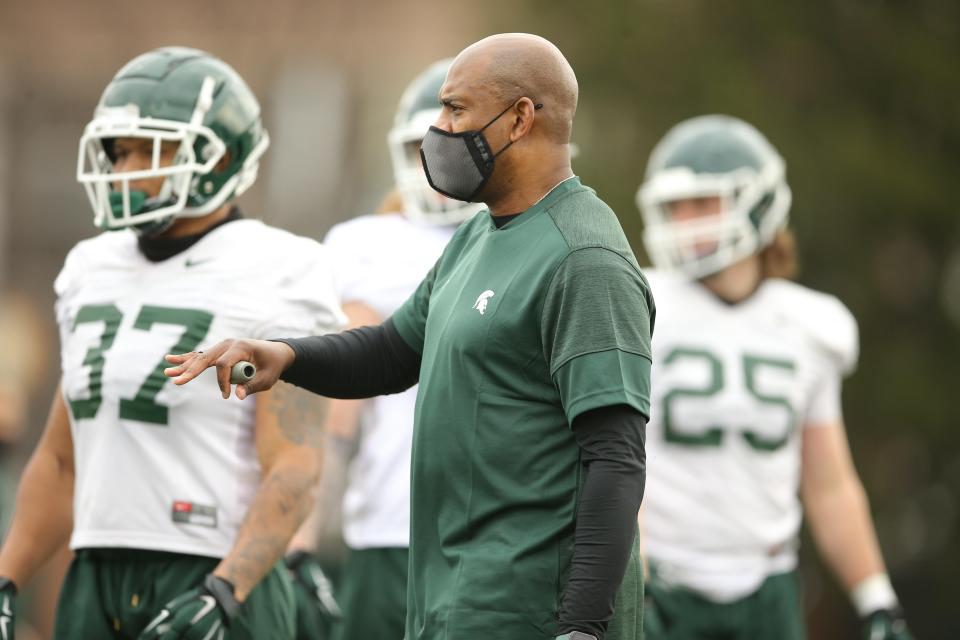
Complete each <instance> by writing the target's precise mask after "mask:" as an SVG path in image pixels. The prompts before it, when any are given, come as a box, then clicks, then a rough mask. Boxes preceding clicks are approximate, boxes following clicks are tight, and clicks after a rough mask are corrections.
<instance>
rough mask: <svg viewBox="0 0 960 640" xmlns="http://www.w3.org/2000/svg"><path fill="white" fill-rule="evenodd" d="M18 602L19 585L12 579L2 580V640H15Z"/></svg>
mask: <svg viewBox="0 0 960 640" xmlns="http://www.w3.org/2000/svg"><path fill="white" fill-rule="evenodd" d="M16 602H17V585H15V584H13V580H11V579H10V578H0V640H13V631H14V629H13V627H14V622H15V620H14V615H13V612H14V605H15V604H16Z"/></svg>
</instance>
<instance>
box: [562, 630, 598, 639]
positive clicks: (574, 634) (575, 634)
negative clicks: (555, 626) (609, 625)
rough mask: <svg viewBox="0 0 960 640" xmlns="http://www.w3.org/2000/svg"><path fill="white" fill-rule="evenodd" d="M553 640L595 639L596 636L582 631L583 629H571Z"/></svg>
mask: <svg viewBox="0 0 960 640" xmlns="http://www.w3.org/2000/svg"><path fill="white" fill-rule="evenodd" d="M555 640H597V636H592V635H590V634H589V633H584V632H583V631H571V632H570V633H565V634H563V635H562V636H557V637H556V638H555Z"/></svg>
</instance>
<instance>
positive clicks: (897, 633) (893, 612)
mask: <svg viewBox="0 0 960 640" xmlns="http://www.w3.org/2000/svg"><path fill="white" fill-rule="evenodd" d="M863 638H864V640H913V636H912V635H911V634H910V630H909V629H907V621H906V620H904V618H903V612H902V611H901V610H900V609H899V608H896V609H880V610H878V611H874V612H873V613H871V614H870V615H869V616H867V617H866V618H864V619H863Z"/></svg>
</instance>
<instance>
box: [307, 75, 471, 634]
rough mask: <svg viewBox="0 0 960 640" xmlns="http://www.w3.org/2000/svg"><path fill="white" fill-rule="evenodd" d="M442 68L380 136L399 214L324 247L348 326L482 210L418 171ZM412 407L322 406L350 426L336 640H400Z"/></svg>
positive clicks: (399, 401) (332, 235)
mask: <svg viewBox="0 0 960 640" xmlns="http://www.w3.org/2000/svg"><path fill="white" fill-rule="evenodd" d="M451 61H452V60H441V61H439V62H436V63H434V64H432V65H431V66H430V67H429V68H427V69H426V70H425V71H423V72H422V73H421V74H420V75H418V76H417V77H416V78H415V79H414V80H413V81H412V82H411V83H410V85H409V86H408V87H407V89H406V91H405V92H404V94H403V96H402V98H401V100H400V104H399V107H398V109H397V112H396V117H395V118H394V125H393V128H392V129H391V130H390V133H389V134H388V137H387V143H388V146H389V148H390V159H391V161H392V164H393V172H394V177H395V181H396V187H397V192H398V193H399V196H400V203H399V204H400V205H401V206H400V207H395V206H394V207H390V206H388V203H389V202H390V199H389V198H388V200H387V201H386V202H385V203H384V204H385V206H387V208H388V210H387V211H384V212H382V213H378V214H374V215H366V216H361V217H358V218H355V219H353V220H350V221H348V222H344V223H342V224H338V225H336V226H335V227H333V228H332V229H331V230H330V232H329V233H328V235H327V237H326V238H325V239H324V245H325V246H327V247H328V248H329V249H330V251H331V254H332V256H333V261H334V269H335V271H336V284H337V289H338V293H339V294H340V297H341V300H342V301H343V309H344V311H345V312H346V314H347V317H348V318H349V320H350V324H351V326H362V325H373V324H379V323H380V322H382V321H383V319H385V318H388V317H390V316H391V315H392V314H393V312H394V311H396V310H397V309H398V308H399V307H400V305H401V304H402V303H403V302H404V300H406V299H407V298H408V297H409V296H410V294H412V293H413V291H414V290H415V289H416V287H417V285H418V284H419V283H420V281H421V280H423V278H424V276H426V274H427V272H428V271H430V267H432V266H433V264H434V263H435V262H436V261H437V259H438V258H439V257H440V254H441V253H442V252H443V248H444V247H445V246H446V244H447V242H448V241H449V240H450V238H451V237H452V236H453V233H454V231H455V230H456V228H457V225H459V224H460V223H461V222H463V221H464V220H466V219H467V218H469V217H470V216H472V215H473V214H474V213H476V212H477V211H479V210H480V209H482V208H483V205H482V204H470V203H464V202H458V201H456V200H451V199H449V198H446V197H444V196H442V195H440V194H439V193H437V192H436V191H434V190H433V188H431V187H430V184H429V183H428V182H427V179H426V176H425V174H424V172H423V167H422V166H421V161H420V143H421V141H422V140H423V136H424V134H425V133H426V132H427V129H428V128H429V127H430V125H431V124H433V123H434V122H435V121H436V119H437V116H438V115H439V114H440V104H439V102H438V99H437V96H438V95H439V93H440V87H441V86H442V85H443V80H444V78H445V77H446V75H447V69H448V68H449V67H450V63H451ZM416 399H417V390H416V387H413V388H410V389H408V390H406V391H404V392H402V393H399V394H395V395H390V396H380V397H377V398H373V399H371V400H368V401H358V400H333V401H331V407H330V414H329V420H328V424H327V431H328V433H331V434H334V433H340V434H344V435H345V436H347V437H349V434H350V433H351V432H352V431H353V430H354V429H355V428H356V427H357V425H359V449H358V451H357V453H356V455H355V456H354V458H353V460H352V461H351V463H350V467H349V471H348V481H347V482H348V484H347V489H346V492H345V495H344V505H343V509H344V530H343V535H344V539H345V541H346V543H347V545H348V547H349V548H350V556H349V558H348V560H347V564H346V567H345V569H344V574H343V583H342V588H341V590H340V591H339V592H338V594H337V596H338V600H339V602H340V604H341V606H342V607H343V619H342V621H341V622H340V625H339V628H338V630H337V632H336V633H335V635H334V637H337V638H340V639H341V640H367V639H369V638H398V639H399V638H402V637H403V633H404V623H405V620H406V609H407V600H406V587H407V560H408V547H409V543H410V447H411V444H412V440H413V411H414V405H415V403H416ZM304 546H306V547H308V546H309V541H305V543H304ZM294 557H300V556H294Z"/></svg>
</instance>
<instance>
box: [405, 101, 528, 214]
mask: <svg viewBox="0 0 960 640" xmlns="http://www.w3.org/2000/svg"><path fill="white" fill-rule="evenodd" d="M515 104H516V102H513V103H512V104H510V106H508V107H507V108H506V109H504V110H503V111H501V112H500V113H499V114H497V116H496V117H495V118H494V119H493V120H491V121H490V122H488V123H487V124H485V125H484V126H483V127H482V128H481V129H474V130H471V131H458V132H457V133H450V132H449V131H444V130H443V129H438V128H437V127H430V129H429V130H428V131H427V133H426V135H425V136H423V143H422V144H421V145H420V158H421V159H422V160H423V170H424V173H426V174H427V182H429V183H430V186H431V187H433V188H434V190H436V191H439V192H440V193H442V194H443V195H445V196H447V197H448V198H453V199H454V200H462V201H464V202H473V201H474V200H473V199H474V198H475V197H476V195H477V192H478V191H480V189H482V188H483V185H485V184H486V183H487V180H488V179H489V178H490V174H492V173H493V161H494V159H495V158H496V157H497V156H498V155H500V154H501V153H503V152H504V151H506V150H507V148H508V147H509V146H510V145H512V144H513V141H510V142H508V143H507V144H506V145H504V147H503V148H502V149H500V150H499V151H497V152H496V153H493V152H492V151H491V149H490V143H488V142H487V138H486V137H485V136H484V135H483V131H484V129H486V128H487V127H489V126H490V125H492V124H493V123H494V122H496V121H497V120H499V119H500V117H501V116H502V115H503V114H505V113H506V112H507V111H509V110H510V109H511V108H512V107H513V106H514V105H515ZM542 107H543V105H542V104H536V105H534V107H533V108H534V109H535V110H536V109H540V108H542Z"/></svg>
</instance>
